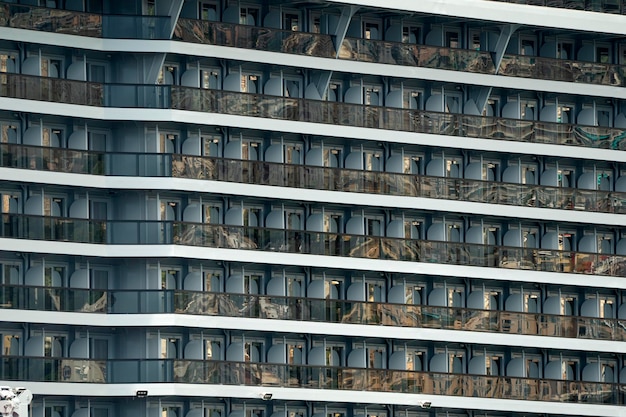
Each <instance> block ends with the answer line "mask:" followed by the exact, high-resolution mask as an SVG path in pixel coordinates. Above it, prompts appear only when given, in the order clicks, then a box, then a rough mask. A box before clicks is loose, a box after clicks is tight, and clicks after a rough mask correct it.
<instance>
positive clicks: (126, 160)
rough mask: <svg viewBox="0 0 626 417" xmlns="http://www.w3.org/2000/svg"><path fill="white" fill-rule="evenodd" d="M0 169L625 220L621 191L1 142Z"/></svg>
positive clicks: (625, 197)
mask: <svg viewBox="0 0 626 417" xmlns="http://www.w3.org/2000/svg"><path fill="white" fill-rule="evenodd" d="M0 166H2V167H5V168H19V169H36V170H44V171H54V172H66V173H79V174H90V175H116V176H161V177H174V178H192V179H202V180H211V181H228V182H237V183H242V184H257V185H271V186H280V187H293V188H304V189H315V190H328V191H342V192H357V193H372V194H379V195H380V194H384V195H397V196H406V197H424V198H437V199H445V200H457V201H472V202H478V203H491V204H505V205H513V206H523V207H540V208H554V209H561V210H579V211H588V212H589V211H593V212H600V213H618V214H626V193H624V192H613V191H600V190H585V189H577V188H563V187H548V186H543V185H529V184H515V183H503V182H495V181H480V180H472V179H462V178H445V177H433V176H426V175H414V174H401V173H393V172H378V171H364V170H351V169H341V168H330V167H319V166H311V165H293V164H282V163H273V162H265V161H250V160H240V159H226V158H214V157H206V156H193V155H181V154H157V153H118V152H106V153H105V152H93V151H84V150H74V149H64V148H50V147H39V146H28V145H16V144H9V143H0Z"/></svg>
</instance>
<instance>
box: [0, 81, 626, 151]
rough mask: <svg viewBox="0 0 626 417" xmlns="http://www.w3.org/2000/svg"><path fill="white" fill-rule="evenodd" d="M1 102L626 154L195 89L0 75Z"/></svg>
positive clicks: (530, 126) (493, 128) (573, 127)
mask: <svg viewBox="0 0 626 417" xmlns="http://www.w3.org/2000/svg"><path fill="white" fill-rule="evenodd" d="M0 96H2V97H9V98H19V99H27V100H38V101H46V102H54V103H68V104H78V105H86V106H97V107H123V108H150V109H155V108H156V109H175V110H188V111H199V112H211V113H221V114H229V115H237V116H246V117H262V118H269V119H279V120H288V121H299V122H309V123H322V124H331V125H342V126H354V127H363V128H368V129H386V130H396V131H405V132H415V133H425V134H433V135H446V136H459V137H472V138H484V139H495V140H506V141H517V142H530V143H547V144H557V145H573V146H583V147H591V148H602V149H617V150H624V149H626V128H617V127H615V128H613V127H599V126H585V125H578V124H568V123H556V122H543V121H533V120H519V119H507V118H501V117H487V116H485V117H483V116H475V115H468V114H455V113H441V112H433V111H424V110H412V109H399V108H392V107H383V106H369V105H360V104H351V103H341V102H331V101H320V100H311V99H301V98H290V97H279V96H271V95H263V94H252V93H240V92H232V91H224V90H208V89H200V88H191V87H182V86H167V85H165V86H164V85H138V84H100V83H92V82H82V81H72V80H67V79H58V78H47V77H36V76H29V75H21V74H2V75H1V78H0Z"/></svg>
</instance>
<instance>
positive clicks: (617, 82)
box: [498, 54, 626, 86]
mask: <svg viewBox="0 0 626 417" xmlns="http://www.w3.org/2000/svg"><path fill="white" fill-rule="evenodd" d="M625 70H626V68H625V67H623V66H621V65H611V64H603V63H596V62H583V61H569V60H564V59H556V58H545V57H538V56H527V55H513V54H505V55H504V56H503V57H502V62H501V64H500V70H499V71H498V73H499V74H501V75H508V76H515V77H524V78H535V79H542V80H557V81H568V82H578V83H588V84H600V85H614V86H624V82H625V80H624V75H625V72H626V71H625Z"/></svg>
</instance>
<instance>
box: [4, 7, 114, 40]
mask: <svg viewBox="0 0 626 417" xmlns="http://www.w3.org/2000/svg"><path fill="white" fill-rule="evenodd" d="M0 6H2V7H0V26H4V27H12V28H17V29H30V30H39V31H43V32H53V33H64V34H69V35H79V36H90V37H102V16H101V15H98V14H91V13H81V12H75V11H70V10H61V9H48V8H44V7H35V6H26V5H16V4H8V3H4V2H3V3H0Z"/></svg>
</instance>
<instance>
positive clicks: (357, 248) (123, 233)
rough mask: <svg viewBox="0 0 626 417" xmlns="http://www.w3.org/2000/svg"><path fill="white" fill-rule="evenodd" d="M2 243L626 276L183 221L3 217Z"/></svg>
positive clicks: (496, 254) (389, 242) (505, 254)
mask: <svg viewBox="0 0 626 417" xmlns="http://www.w3.org/2000/svg"><path fill="white" fill-rule="evenodd" d="M2 219H3V222H2V223H3V224H2V233H1V237H4V238H13V239H34V240H47V241H67V242H82V243H94V244H114V245H119V244H125V245H166V244H175V245H187V246H203V247H212V248H226V249H244V250H255V251H259V250H260V251H271V252H283V253H301V254H310V255H322V256H340V257H349V258H367V259H379V260H394V261H408V262H428V263H441V264H449V265H464V266H480V267H490V268H508V269H524V270H530V271H546V272H564V273H578V274H592V275H607V276H619V277H622V276H626V255H622V254H616V255H613V254H605V253H586V252H575V251H569V250H556V249H542V248H524V247H512V246H499V245H483V244H476V243H466V242H453V241H435V240H418V239H402V238H395V237H380V236H371V235H365V236H364V235H353V234H344V233H328V232H315V231H307V230H289V229H277V228H268V227H247V226H231V225H225V224H205V223H192V222H178V221H135V220H128V221H121V220H120V221H107V220H91V219H80V218H67V217H53V216H36V215H24V214H3V215H2Z"/></svg>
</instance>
